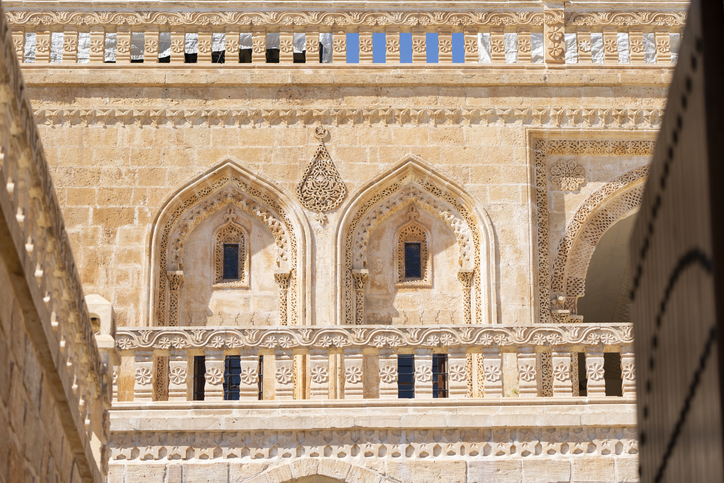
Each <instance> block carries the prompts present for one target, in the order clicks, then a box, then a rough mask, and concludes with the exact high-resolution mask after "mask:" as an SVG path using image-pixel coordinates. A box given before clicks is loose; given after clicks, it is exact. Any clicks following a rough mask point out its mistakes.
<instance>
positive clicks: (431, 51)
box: [425, 32, 438, 64]
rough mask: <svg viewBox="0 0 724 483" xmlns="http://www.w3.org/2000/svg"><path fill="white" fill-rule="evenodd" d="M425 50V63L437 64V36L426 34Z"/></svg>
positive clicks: (430, 33)
mask: <svg viewBox="0 0 724 483" xmlns="http://www.w3.org/2000/svg"><path fill="white" fill-rule="evenodd" d="M425 50H426V51H427V63H428V64H437V62H438V45H437V34H436V33H435V32H428V33H427V34H425Z"/></svg>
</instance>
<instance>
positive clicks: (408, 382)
mask: <svg viewBox="0 0 724 483" xmlns="http://www.w3.org/2000/svg"><path fill="white" fill-rule="evenodd" d="M397 397H398V398H400V399H414V398H415V356H414V355H412V354H400V355H398V356H397Z"/></svg>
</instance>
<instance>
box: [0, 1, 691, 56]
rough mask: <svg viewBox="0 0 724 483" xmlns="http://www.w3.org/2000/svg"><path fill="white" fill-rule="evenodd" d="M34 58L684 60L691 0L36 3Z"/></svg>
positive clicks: (20, 51)
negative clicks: (117, 8)
mask: <svg viewBox="0 0 724 483" xmlns="http://www.w3.org/2000/svg"><path fill="white" fill-rule="evenodd" d="M8 17H9V20H10V23H11V25H12V35H13V40H14V43H15V49H16V52H17V55H18V58H19V59H20V61H21V62H24V63H26V64H27V63H35V64H64V65H65V64H85V63H89V64H111V65H113V64H130V63H146V64H148V63H153V64H158V63H162V64H163V63H169V64H176V65H178V64H181V63H198V64H211V63H216V64H221V63H224V64H250V65H252V66H258V65H259V64H266V63H281V64H292V63H307V64H309V63H313V64H320V63H321V64H345V63H360V64H370V63H373V62H375V63H380V62H382V63H400V62H403V63H412V64H421V63H423V64H424V63H428V64H429V63H434V64H442V65H446V64H452V63H453V62H456V63H464V64H491V65H505V64H536V63H541V64H543V63H545V64H583V65H593V64H605V65H615V64H663V65H671V63H675V62H676V58H677V54H676V52H677V51H678V45H679V41H680V36H681V30H682V27H683V23H684V13H683V12H671V11H667V12H653V11H651V12H641V11H636V12H619V11H611V12H601V13H598V12H596V13H591V12H573V11H567V10H564V9H551V8H545V9H538V10H537V11H530V12H522V11H511V12H426V13H415V12H409V11H408V12H370V11H366V12H353V11H348V12H311V13H307V12H263V13H241V12H219V13H206V12H193V13H188V12H186V13H179V12H90V11H89V12H86V11H69V12H49V11H39V12H34V11H30V10H27V9H17V10H14V11H10V12H9V14H8Z"/></svg>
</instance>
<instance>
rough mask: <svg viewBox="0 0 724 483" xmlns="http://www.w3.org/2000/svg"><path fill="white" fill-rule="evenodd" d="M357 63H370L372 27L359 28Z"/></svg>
mask: <svg viewBox="0 0 724 483" xmlns="http://www.w3.org/2000/svg"><path fill="white" fill-rule="evenodd" d="M359 63H360V64H371V63H372V27H360V28H359Z"/></svg>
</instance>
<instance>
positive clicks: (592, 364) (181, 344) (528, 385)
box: [117, 324, 635, 401]
mask: <svg viewBox="0 0 724 483" xmlns="http://www.w3.org/2000/svg"><path fill="white" fill-rule="evenodd" d="M117 345H118V348H119V350H120V351H121V355H122V358H123V359H124V363H123V365H122V367H121V368H120V369H121V373H120V376H121V377H124V375H125V378H126V380H128V381H130V383H131V385H130V386H129V387H128V388H127V389H126V390H125V391H124V390H123V388H121V391H120V392H121V395H122V396H121V397H122V400H132V401H157V400H166V399H167V400H168V401H186V400H193V399H201V397H198V394H197V392H198V391H199V388H198V386H195V384H197V385H198V381H199V380H200V379H202V380H203V386H204V389H203V393H204V396H203V399H204V400H206V401H221V400H224V399H225V398H226V399H229V396H228V394H227V395H226V396H225V394H226V393H227V391H228V390H229V387H227V386H226V385H227V384H230V381H231V379H230V377H231V375H232V373H231V372H229V364H228V362H229V358H235V359H237V358H238V359H237V360H238V365H237V366H236V368H237V369H236V378H237V379H238V381H239V384H238V399H239V400H241V401H253V400H258V399H274V400H291V399H363V398H364V399H377V398H379V399H397V398H398V397H402V396H401V393H400V392H399V391H400V388H399V387H398V380H399V381H401V379H398V378H401V377H402V373H403V372H404V371H403V368H402V366H403V365H409V361H410V360H411V359H412V360H413V361H414V362H413V363H412V367H413V368H414V369H413V370H412V373H410V372H407V373H406V374H407V375H408V377H409V381H410V382H411V383H414V398H416V399H432V398H433V397H436V396H437V397H449V398H453V399H455V398H466V397H503V396H504V395H507V396H517V397H520V398H535V397H542V396H555V397H571V396H578V395H579V388H580V387H585V388H586V391H587V395H588V396H589V397H602V396H606V394H607V392H611V391H610V384H611V379H612V378H613V379H614V380H616V381H617V384H619V386H618V387H616V388H614V389H615V390H614V391H613V393H616V394H618V395H623V396H634V395H635V370H634V358H633V351H632V346H633V338H632V326H631V325H630V324H566V325H553V324H541V325H536V326H525V327H522V326H470V325H450V326H424V327H423V326H420V327H412V326H404V327H392V326H373V325H370V326H363V327H359V326H355V327H347V326H326V327H254V328H241V327H214V328H210V327H183V328H182V327H174V328H170V327H154V328H134V329H128V328H125V329H123V330H119V332H118V334H117ZM609 353H613V354H615V356H614V358H615V359H616V361H619V362H617V365H619V366H620V367H615V368H614V370H612V372H615V373H616V374H606V373H605V371H607V370H610V368H611V364H610V361H609V363H606V362H605V359H606V354H609ZM579 354H583V355H579ZM440 355H442V358H443V359H444V361H445V362H444V366H445V367H444V368H442V366H441V365H440V364H441V363H440V362H439V360H440V358H441V356H440ZM201 356H203V358H204V369H203V372H202V373H200V372H199V365H198V359H196V358H197V357H201ZM260 356H261V357H260ZM167 359H168V366H167V367H166V369H162V370H159V367H158V366H159V364H165V361H166V360H167ZM609 359H610V358H609ZM436 361H438V362H436ZM579 361H583V363H584V364H585V368H583V367H579ZM398 364H399V366H398ZM436 364H437V365H436ZM579 371H580V372H579ZM442 373H444V374H443V375H440V374H442ZM579 373H580V374H581V376H579ZM583 373H585V376H583ZM616 378H617V379H616ZM195 381H197V382H196V383H195ZM582 381H585V384H583V385H582ZM434 384H437V386H436V387H435V388H434V387H433V385H434ZM443 386H444V387H443ZM506 386H508V387H506ZM130 388H132V390H131V389H130ZM436 391H437V394H436V396H433V393H434V392H436ZM440 391H443V392H440ZM124 392H125V393H126V394H127V395H126V396H123V394H124ZM233 399H236V397H234V398H233Z"/></svg>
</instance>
